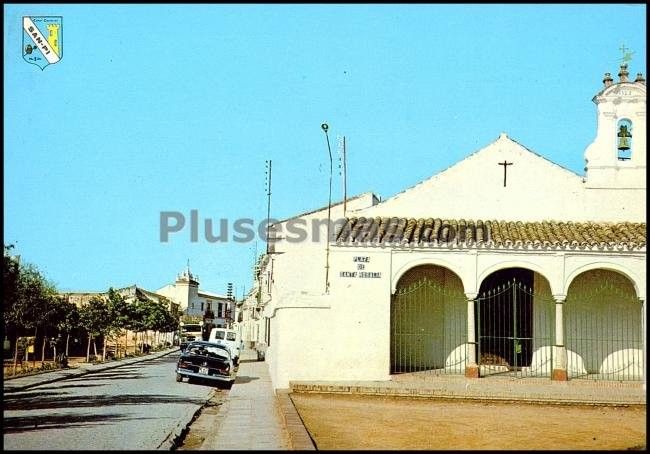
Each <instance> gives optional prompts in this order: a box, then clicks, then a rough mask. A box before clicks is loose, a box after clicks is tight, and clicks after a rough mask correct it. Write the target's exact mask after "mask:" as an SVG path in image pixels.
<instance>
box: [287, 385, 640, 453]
mask: <svg viewBox="0 0 650 454" xmlns="http://www.w3.org/2000/svg"><path fill="white" fill-rule="evenodd" d="M291 399H292V400H293V402H294V405H295V407H296V409H297V410H298V413H299V414H300V417H301V418H302V420H303V422H304V423H305V427H306V428H307V430H308V431H309V433H310V435H311V436H312V438H313V439H314V441H315V442H316V446H317V448H318V449H498V450H502V449H523V450H528V449H630V448H632V449H642V448H645V446H646V428H645V427H646V408H645V406H630V407H609V406H587V405H585V406H576V405H540V404H525V403H506V402H503V403H502V402H478V401H456V400H431V399H416V398H397V397H381V396H350V395H336V394H311V393H308V394H299V393H294V394H291Z"/></svg>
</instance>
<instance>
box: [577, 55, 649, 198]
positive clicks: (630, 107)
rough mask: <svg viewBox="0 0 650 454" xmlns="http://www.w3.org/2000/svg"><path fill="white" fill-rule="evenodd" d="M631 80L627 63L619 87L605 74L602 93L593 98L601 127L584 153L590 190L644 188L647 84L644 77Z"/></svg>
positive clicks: (624, 65) (599, 126) (639, 76)
mask: <svg viewBox="0 0 650 454" xmlns="http://www.w3.org/2000/svg"><path fill="white" fill-rule="evenodd" d="M628 76H629V72H628V66H627V63H623V64H622V65H621V67H620V71H619V73H618V77H619V81H618V82H616V83H614V80H613V79H612V77H611V74H610V73H606V74H605V78H604V79H603V84H604V87H603V89H602V90H601V91H600V92H598V93H597V94H596V96H594V98H593V102H594V103H595V104H596V106H597V108H598V126H597V132H596V138H595V139H594V141H593V142H592V143H591V144H590V145H589V146H588V147H587V149H586V150H585V161H586V167H585V171H586V182H585V183H586V186H587V187H588V188H621V189H623V188H629V189H633V188H645V185H646V177H645V171H646V169H645V168H646V126H645V123H646V84H645V79H644V78H643V75H642V74H641V73H639V74H637V76H636V79H635V80H634V81H631V80H629V78H628Z"/></svg>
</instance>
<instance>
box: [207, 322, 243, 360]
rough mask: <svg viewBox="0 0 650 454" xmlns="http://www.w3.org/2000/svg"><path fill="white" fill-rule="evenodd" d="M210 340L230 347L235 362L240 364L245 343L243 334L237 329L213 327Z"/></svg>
mask: <svg viewBox="0 0 650 454" xmlns="http://www.w3.org/2000/svg"><path fill="white" fill-rule="evenodd" d="M208 340H209V341H210V342H214V343H215V344H219V345H225V346H226V347H228V350H229V351H230V354H231V356H232V361H233V363H234V364H235V366H239V357H240V355H241V351H242V350H243V348H244V343H243V342H242V340H241V335H240V334H239V333H238V332H237V331H235V330H233V329H227V328H213V329H212V331H210V337H209V338H208Z"/></svg>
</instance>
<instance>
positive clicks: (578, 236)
mask: <svg viewBox="0 0 650 454" xmlns="http://www.w3.org/2000/svg"><path fill="white" fill-rule="evenodd" d="M336 241H337V243H340V244H351V245H355V244H368V243H372V244H402V245H431V244H433V245H436V244H438V245H452V244H456V245H465V246H472V245H485V246H511V245H533V246H572V247H594V246H625V247H628V248H643V247H645V244H646V225H645V223H639V222H620V223H603V222H556V221H542V222H521V221H466V220H464V219H461V220H444V219H434V218H428V219H422V218H420V219H415V218H410V219H407V218H396V217H393V218H387V217H376V218H365V217H360V218H348V219H347V220H346V223H345V225H344V226H343V228H342V229H341V230H340V232H339V234H338V236H337V238H336Z"/></svg>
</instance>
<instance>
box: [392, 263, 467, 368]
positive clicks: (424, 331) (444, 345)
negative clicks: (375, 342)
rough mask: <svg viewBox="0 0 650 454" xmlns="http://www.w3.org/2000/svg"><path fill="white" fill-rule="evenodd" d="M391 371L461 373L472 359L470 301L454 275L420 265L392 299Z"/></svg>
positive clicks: (404, 277)
mask: <svg viewBox="0 0 650 454" xmlns="http://www.w3.org/2000/svg"><path fill="white" fill-rule="evenodd" d="M390 311H391V312H390V373H391V374H404V373H418V374H462V373H464V371H465V365H466V361H467V301H466V298H465V293H464V289H463V284H462V282H461V279H460V277H459V276H458V275H456V274H455V273H454V272H453V271H451V270H449V269H447V268H445V267H442V266H438V265H418V266H415V267H413V268H411V269H409V270H408V271H406V272H405V273H404V274H403V275H402V276H401V277H400V279H399V281H398V283H397V286H396V291H395V293H394V294H393V296H392V298H391V309H390Z"/></svg>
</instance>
